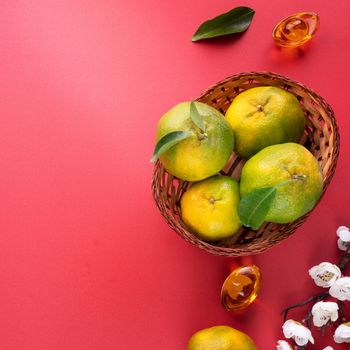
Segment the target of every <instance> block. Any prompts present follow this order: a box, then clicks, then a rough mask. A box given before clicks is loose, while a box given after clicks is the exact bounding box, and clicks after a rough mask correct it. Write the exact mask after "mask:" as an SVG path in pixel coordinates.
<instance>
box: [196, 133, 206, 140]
mask: <svg viewBox="0 0 350 350" xmlns="http://www.w3.org/2000/svg"><path fill="white" fill-rule="evenodd" d="M207 137H208V134H207V133H206V132H200V133H199V134H198V140H199V141H202V140H204V139H206V138H207Z"/></svg>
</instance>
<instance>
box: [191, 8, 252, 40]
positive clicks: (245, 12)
mask: <svg viewBox="0 0 350 350" xmlns="http://www.w3.org/2000/svg"><path fill="white" fill-rule="evenodd" d="M254 13H255V11H254V10H253V9H251V8H249V7H243V6H240V7H236V8H234V9H233V10H231V11H229V12H226V13H223V14H222V15H219V16H217V17H215V18H212V19H210V20H208V21H205V22H204V23H202V24H201V25H200V26H199V28H198V29H197V31H196V32H195V33H194V35H193V36H192V41H199V40H203V39H209V38H215V37H218V36H222V35H228V34H234V33H242V32H244V31H246V30H247V29H248V27H249V25H250V22H251V21H252V19H253V16H254Z"/></svg>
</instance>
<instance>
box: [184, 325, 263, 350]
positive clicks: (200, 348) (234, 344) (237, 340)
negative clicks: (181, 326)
mask: <svg viewBox="0 0 350 350" xmlns="http://www.w3.org/2000/svg"><path fill="white" fill-rule="evenodd" d="M187 350H258V348H257V347H256V345H255V344H254V342H253V340H252V339H251V338H250V337H249V336H248V335H247V334H245V333H243V332H240V331H238V330H237V329H234V328H231V327H229V326H214V327H211V328H206V329H202V330H200V331H198V332H197V333H195V334H193V336H192V337H191V338H190V340H189V342H188V344H187Z"/></svg>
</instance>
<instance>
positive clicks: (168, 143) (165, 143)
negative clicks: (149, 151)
mask: <svg viewBox="0 0 350 350" xmlns="http://www.w3.org/2000/svg"><path fill="white" fill-rule="evenodd" d="M191 135H192V133H191V132H190V131H173V132H170V133H169V134H166V135H165V136H163V137H162V138H161V139H160V140H159V141H158V142H157V144H156V147H155V148H154V152H153V156H152V159H151V162H152V163H154V162H155V161H156V160H157V159H158V157H159V156H160V155H161V154H163V153H164V152H166V151H167V150H168V149H170V148H171V147H173V146H174V145H176V144H177V143H179V142H180V141H182V140H185V139H187V138H189V137H190V136H191Z"/></svg>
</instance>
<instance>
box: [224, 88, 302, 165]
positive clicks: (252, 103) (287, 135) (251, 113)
mask: <svg viewBox="0 0 350 350" xmlns="http://www.w3.org/2000/svg"><path fill="white" fill-rule="evenodd" d="M226 119H227V120H228V122H229V123H230V124H231V126H232V128H233V131H234V136H235V150H236V151H237V153H238V154H239V155H240V156H241V157H242V158H245V159H247V158H250V157H251V156H253V155H254V154H255V153H257V152H258V151H260V150H261V149H263V148H265V147H267V146H270V145H275V144H278V143H285V142H299V141H300V139H301V137H302V135H303V132H304V127H305V118H304V113H303V111H302V109H301V106H300V104H299V101H298V100H297V98H296V97H295V96H294V95H292V94H291V93H289V92H288V91H285V90H283V89H280V88H278V87H274V86H260V87H255V88H252V89H248V90H246V91H244V92H242V93H240V94H239V95H238V96H236V97H235V98H234V100H233V101H232V104H231V105H230V107H229V108H228V110H227V112H226Z"/></svg>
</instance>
